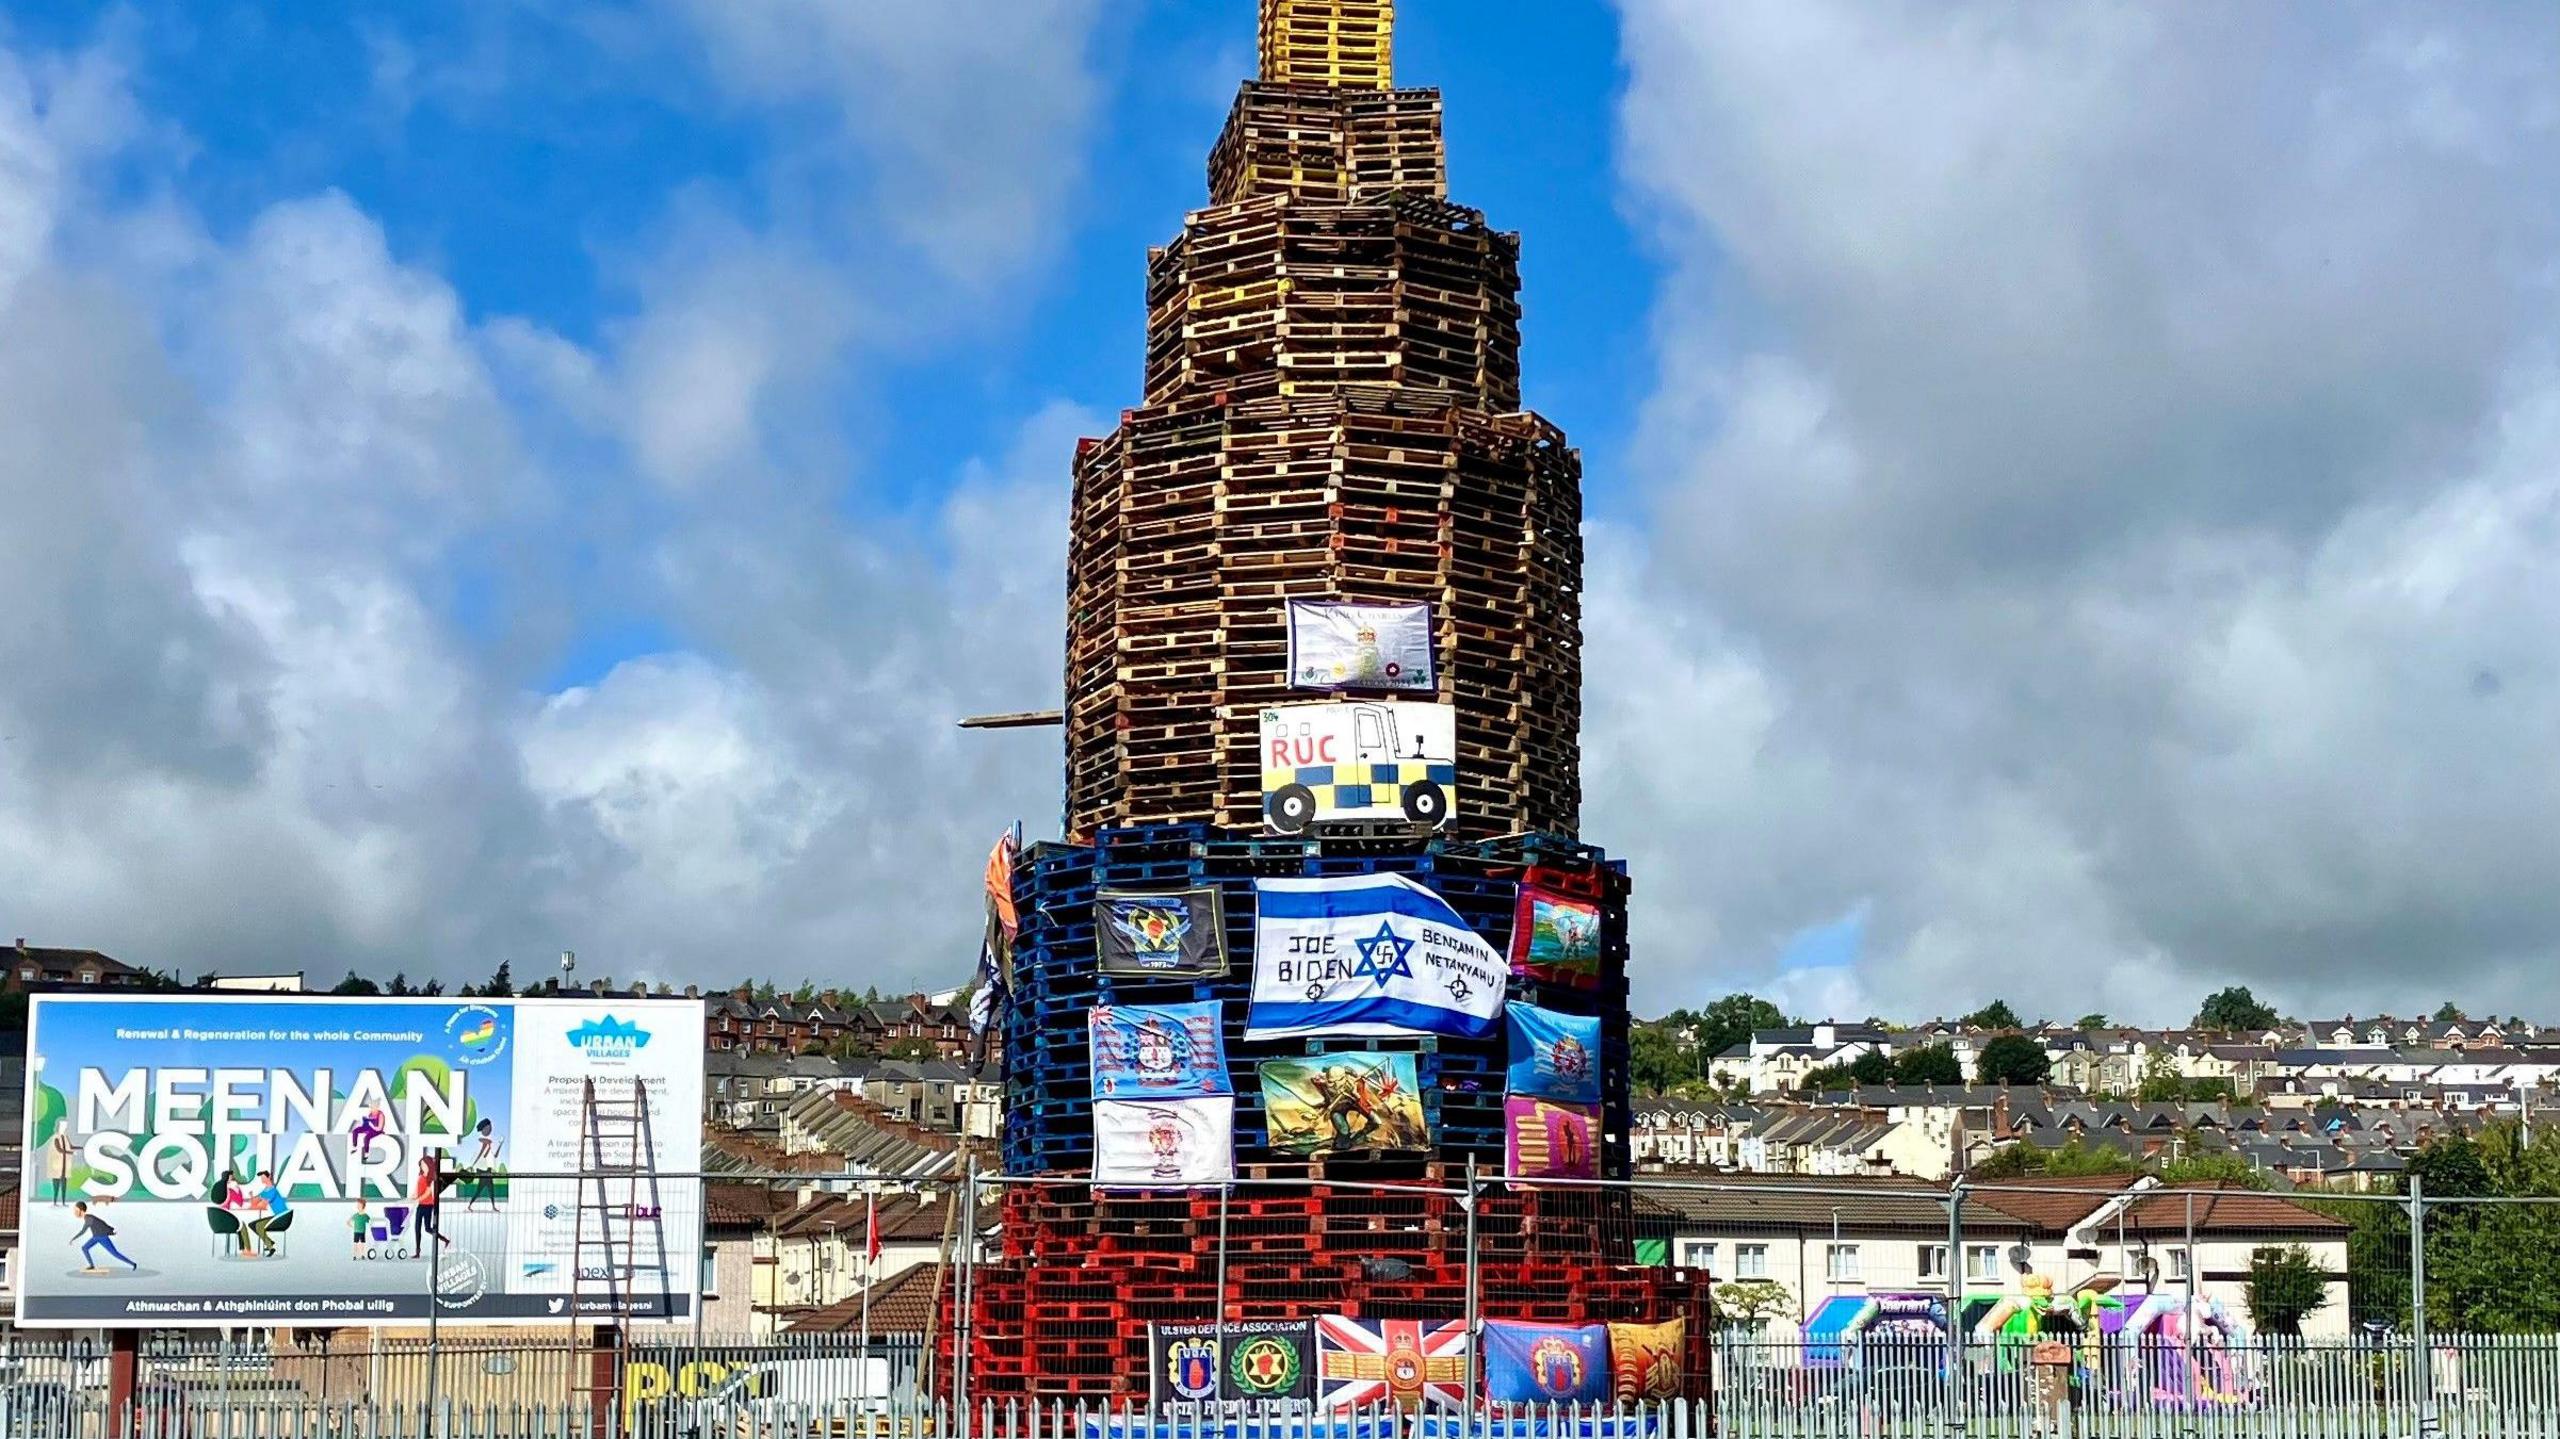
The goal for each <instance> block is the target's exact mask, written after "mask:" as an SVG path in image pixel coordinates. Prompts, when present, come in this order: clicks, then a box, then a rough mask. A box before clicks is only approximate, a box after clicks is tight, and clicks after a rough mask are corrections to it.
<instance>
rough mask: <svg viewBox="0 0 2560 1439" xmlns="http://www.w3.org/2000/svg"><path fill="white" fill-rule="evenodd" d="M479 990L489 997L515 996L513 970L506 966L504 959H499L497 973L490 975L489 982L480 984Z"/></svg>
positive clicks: (510, 997)
mask: <svg viewBox="0 0 2560 1439" xmlns="http://www.w3.org/2000/svg"><path fill="white" fill-rule="evenodd" d="M480 992H481V993H482V994H485V995H487V996H488V997H489V998H491V999H513V998H515V993H516V976H515V971H513V970H511V969H509V968H507V962H506V961H505V960H503V959H502V960H499V961H498V970H497V973H495V974H492V975H490V976H489V982H488V983H487V984H484V985H482V986H480Z"/></svg>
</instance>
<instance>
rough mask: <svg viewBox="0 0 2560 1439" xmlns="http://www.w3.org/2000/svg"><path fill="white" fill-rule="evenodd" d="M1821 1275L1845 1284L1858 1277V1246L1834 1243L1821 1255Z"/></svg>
mask: <svg viewBox="0 0 2560 1439" xmlns="http://www.w3.org/2000/svg"><path fill="white" fill-rule="evenodd" d="M1822 1272H1823V1276H1824V1277H1825V1278H1827V1279H1829V1280H1830V1281H1831V1282H1832V1283H1834V1284H1847V1283H1850V1282H1853V1281H1854V1280H1856V1279H1857V1277H1858V1246H1856V1245H1854V1244H1834V1245H1832V1246H1830V1247H1829V1248H1828V1249H1827V1250H1826V1251H1825V1252H1824V1256H1823V1269H1822Z"/></svg>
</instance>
